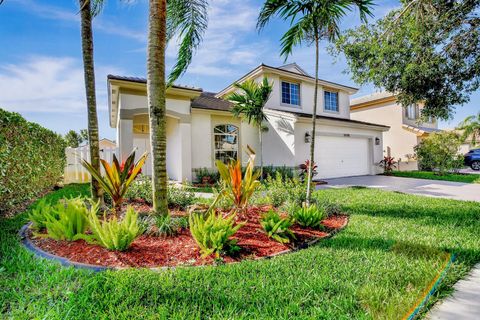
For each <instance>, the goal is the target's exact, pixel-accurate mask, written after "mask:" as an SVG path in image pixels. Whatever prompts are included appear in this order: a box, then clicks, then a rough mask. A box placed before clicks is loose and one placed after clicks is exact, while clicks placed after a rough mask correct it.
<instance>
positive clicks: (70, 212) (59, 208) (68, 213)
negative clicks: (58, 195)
mask: <svg viewBox="0 0 480 320" xmlns="http://www.w3.org/2000/svg"><path fill="white" fill-rule="evenodd" d="M97 209H98V207H96V206H92V208H91V210H90V212H91V213H92V214H94V215H96V213H97V211H98V210H97ZM43 213H44V214H45V221H44V225H45V228H46V229H47V237H48V238H52V239H55V240H68V241H74V240H78V239H80V238H81V237H82V235H83V234H84V233H85V231H86V230H87V227H88V214H89V210H88V209H87V206H86V205H85V201H84V199H81V198H73V199H65V200H64V201H63V202H59V203H57V204H56V205H55V206H53V207H50V208H49V209H47V207H45V208H44V209H43Z"/></svg>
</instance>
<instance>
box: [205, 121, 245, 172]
mask: <svg viewBox="0 0 480 320" xmlns="http://www.w3.org/2000/svg"><path fill="white" fill-rule="evenodd" d="M219 126H233V127H235V128H236V129H237V133H236V134H231V133H216V132H215V128H216V127H219ZM217 135H218V136H223V135H228V136H236V138H237V139H236V142H237V143H236V144H235V146H236V148H235V149H234V150H233V149H232V150H227V149H217V146H216V142H215V137H216V136H217ZM212 137H213V141H212V142H213V143H212V144H213V150H212V151H213V161H214V162H215V161H217V160H219V159H217V157H216V155H217V152H222V151H223V152H226V151H236V152H237V158H236V160H239V159H240V154H239V152H238V150H239V144H240V127H239V126H237V125H235V124H232V123H216V124H214V125H213V126H212Z"/></svg>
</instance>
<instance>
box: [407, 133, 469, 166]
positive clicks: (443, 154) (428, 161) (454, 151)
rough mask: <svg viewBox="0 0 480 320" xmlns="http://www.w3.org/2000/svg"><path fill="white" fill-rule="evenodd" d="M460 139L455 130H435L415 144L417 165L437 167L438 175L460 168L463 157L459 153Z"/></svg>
mask: <svg viewBox="0 0 480 320" xmlns="http://www.w3.org/2000/svg"><path fill="white" fill-rule="evenodd" d="M460 145H461V139H460V137H459V136H458V135H457V134H456V133H455V132H448V131H442V132H435V133H432V134H430V135H429V136H428V137H427V138H425V139H423V140H422V142H420V143H419V144H418V145H417V146H415V153H416V155H417V159H418V166H419V168H420V169H421V170H427V171H432V170H433V169H437V170H438V173H439V174H440V175H442V174H445V172H447V171H449V170H453V169H458V168H461V167H462V165H463V158H462V157H461V156H460V155H459V148H460Z"/></svg>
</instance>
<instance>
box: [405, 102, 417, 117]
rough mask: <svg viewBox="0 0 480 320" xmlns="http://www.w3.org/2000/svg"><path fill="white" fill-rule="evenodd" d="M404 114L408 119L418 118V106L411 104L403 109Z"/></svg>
mask: <svg viewBox="0 0 480 320" xmlns="http://www.w3.org/2000/svg"><path fill="white" fill-rule="evenodd" d="M405 113H406V116H407V118H408V119H410V120H416V119H418V107H417V105H415V104H411V105H409V106H408V107H407V109H406V110H405Z"/></svg>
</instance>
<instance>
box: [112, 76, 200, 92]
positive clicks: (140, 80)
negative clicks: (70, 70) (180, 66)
mask: <svg viewBox="0 0 480 320" xmlns="http://www.w3.org/2000/svg"><path fill="white" fill-rule="evenodd" d="M107 79H108V80H120V81H128V82H136V83H145V84H146V83H147V79H145V78H140V77H127V76H117V75H113V74H109V75H108V76H107ZM172 88H177V89H186V90H193V91H203V90H202V88H196V87H190V86H183V85H178V84H174V85H172Z"/></svg>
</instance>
